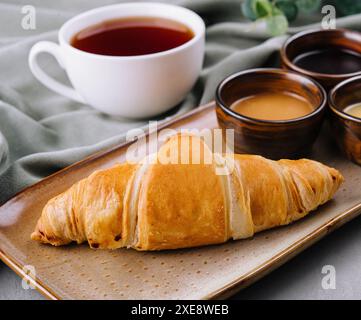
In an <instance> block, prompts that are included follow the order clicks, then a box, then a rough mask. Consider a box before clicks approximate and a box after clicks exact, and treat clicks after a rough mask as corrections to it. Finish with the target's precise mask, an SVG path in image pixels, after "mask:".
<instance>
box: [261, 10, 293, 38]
mask: <svg viewBox="0 0 361 320" xmlns="http://www.w3.org/2000/svg"><path fill="white" fill-rule="evenodd" d="M265 21H266V24H267V27H268V29H269V32H270V34H271V35H273V36H279V35H281V34H285V33H286V32H287V30H288V21H287V18H286V16H285V15H283V14H278V15H271V16H269V17H266V18H265Z"/></svg>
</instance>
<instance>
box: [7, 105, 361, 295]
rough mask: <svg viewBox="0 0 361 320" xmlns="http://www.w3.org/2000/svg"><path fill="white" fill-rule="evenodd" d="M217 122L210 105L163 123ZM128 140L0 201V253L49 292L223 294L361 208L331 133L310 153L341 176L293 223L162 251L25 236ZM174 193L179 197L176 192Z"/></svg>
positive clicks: (359, 173)
mask: <svg viewBox="0 0 361 320" xmlns="http://www.w3.org/2000/svg"><path fill="white" fill-rule="evenodd" d="M166 126H167V127H172V128H200V129H201V128H214V127H217V121H216V116H215V112H214V106H213V105H212V104H211V105H207V106H204V107H200V108H198V109H196V110H195V111H193V112H191V113H190V114H187V115H185V116H182V117H181V118H178V119H177V120H173V121H172V122H169V123H167V124H166ZM128 145H129V144H126V145H123V146H119V147H116V148H114V149H112V150H110V151H106V152H103V153H101V154H98V155H95V156H92V157H90V158H88V159H86V160H84V161H81V162H79V163H77V164H75V165H73V166H70V167H68V168H66V169H64V170H62V171H60V172H58V173H56V174H54V175H52V176H50V177H48V178H46V179H44V180H42V181H40V182H39V183H37V184H35V185H33V186H31V187H29V188H27V189H25V190H24V191H22V192H21V193H19V194H18V195H16V196H15V197H14V198H13V199H11V200H10V201H8V202H7V203H6V204H5V205H3V206H2V207H1V208H0V258H1V259H2V260H3V261H4V262H5V263H6V264H8V265H9V266H10V267H11V268H13V269H14V270H15V271H16V272H17V273H18V274H19V275H21V276H23V275H24V274H25V273H26V268H25V269H24V266H27V265H31V266H34V267H35V271H36V278H35V283H36V286H37V288H38V290H39V291H40V292H41V293H43V294H44V295H46V296H47V297H49V298H52V299H94V298H97V299H149V298H153V299H154V298H155V299H211V298H225V297H228V296H230V295H232V294H234V293H235V292H236V291H238V290H240V289H241V288H244V287H245V286H247V285H249V284H251V283H252V282H254V281H256V280H258V279H260V278H261V277H262V276H264V275H265V274H267V273H269V272H270V271H272V270H273V269H275V268H277V267H279V266H280V265H281V264H283V263H285V262H286V261H287V260H289V259H290V258H292V257H293V256H295V255H296V254H298V253H299V252H301V251H302V250H304V249H305V248H307V247H308V246H310V245H312V244H313V243H315V242H316V241H317V240H319V239H321V238H322V237H323V236H325V235H326V234H327V233H328V232H330V231H331V230H333V229H335V228H337V227H339V226H341V225H342V224H344V223H346V222H347V221H349V220H351V219H352V218H354V217H356V216H357V215H358V214H359V213H360V212H361V211H360V210H361V198H360V191H359V190H361V169H360V167H358V166H356V165H354V164H352V163H351V162H349V161H348V160H346V159H345V158H344V157H343V156H341V155H340V154H339V152H338V151H337V150H336V149H335V147H334V143H333V141H332V139H330V137H329V133H328V132H327V130H326V131H324V132H323V133H322V135H321V137H320V138H319V140H318V141H317V144H316V146H315V148H314V150H315V152H314V154H313V155H312V158H314V159H316V160H319V161H322V162H323V163H325V164H328V165H330V166H333V167H335V168H337V169H339V170H340V171H341V172H342V174H343V175H344V176H345V178H346V182H345V184H344V185H343V186H342V187H341V189H340V190H339V192H338V193H337V195H336V196H335V198H334V200H332V201H330V202H329V203H327V204H326V205H324V206H322V207H321V208H319V209H318V210H317V211H316V212H314V213H312V214H311V215H309V216H308V217H306V218H304V219H303V220H301V221H299V222H297V223H294V224H292V225H290V226H286V227H281V228H276V229H273V230H270V231H267V232H262V233H260V234H257V235H256V236H255V237H254V238H252V239H248V240H241V241H233V242H232V241H231V242H228V243H226V244H223V245H215V246H208V247H202V248H194V249H184V250H175V251H167V252H137V251H134V250H127V249H120V250H115V251H102V250H98V251H95V250H91V249H89V248H88V246H87V245H81V246H75V245H71V246H66V247H59V248H55V247H51V246H47V245H41V244H38V243H36V242H33V241H31V240H30V239H29V236H30V233H31V232H32V230H33V229H34V227H35V224H36V221H37V219H38V218H39V216H40V213H41V210H42V207H43V206H44V204H45V203H46V202H47V201H48V200H49V199H50V198H52V197H54V196H55V195H57V194H59V193H61V192H63V191H64V190H65V189H67V188H68V187H70V186H71V185H72V184H73V183H75V182H76V181H78V180H80V179H81V178H84V177H86V176H88V175H89V174H90V173H91V172H93V171H94V170H96V169H100V168H106V167H110V166H112V165H113V164H114V163H116V162H121V161H123V160H124V155H125V150H126V148H127V146H128ZM175 201H176V200H175Z"/></svg>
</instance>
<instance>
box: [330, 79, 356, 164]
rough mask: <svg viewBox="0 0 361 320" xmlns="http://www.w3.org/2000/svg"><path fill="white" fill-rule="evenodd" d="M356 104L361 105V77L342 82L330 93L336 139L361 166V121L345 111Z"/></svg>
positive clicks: (343, 149)
mask: <svg viewBox="0 0 361 320" xmlns="http://www.w3.org/2000/svg"><path fill="white" fill-rule="evenodd" d="M356 103H361V76H359V77H355V78H351V79H348V80H346V81H344V82H341V83H340V84H338V85H337V86H336V87H335V88H334V89H332V90H331V92H330V93H329V106H330V121H331V128H332V131H333V134H334V137H335V139H336V141H337V143H338V145H339V147H340V148H341V150H342V151H343V152H344V153H345V154H346V156H347V157H348V158H349V159H350V160H352V161H354V162H356V163H357V164H359V165H361V119H360V118H356V117H354V116H351V115H349V114H347V113H345V112H344V111H343V110H344V109H345V108H347V107H348V106H351V105H353V104H356Z"/></svg>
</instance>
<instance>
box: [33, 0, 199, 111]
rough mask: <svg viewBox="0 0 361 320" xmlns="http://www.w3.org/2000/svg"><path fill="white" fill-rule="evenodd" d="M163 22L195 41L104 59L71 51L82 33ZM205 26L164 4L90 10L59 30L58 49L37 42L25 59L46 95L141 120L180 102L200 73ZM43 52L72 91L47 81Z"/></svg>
mask: <svg viewBox="0 0 361 320" xmlns="http://www.w3.org/2000/svg"><path fill="white" fill-rule="evenodd" d="M146 16H151V17H161V18H167V19H171V20H175V21H178V22H181V23H182V24H184V25H186V26H187V27H189V28H190V29H191V30H192V31H193V33H194V37H193V38H192V39H191V40H189V41H188V42H186V43H184V44H183V45H181V46H179V47H176V48H174V49H171V50H167V51H163V52H158V53H153V54H148V55H140V56H105V55H98V54H93V53H88V52H85V51H81V50H79V49H76V48H74V47H72V46H71V45H70V41H71V39H72V37H73V36H74V35H75V34H76V33H77V32H79V31H81V30H83V29H84V28H86V27H89V26H91V25H95V24H97V23H100V22H102V21H105V20H109V19H115V18H123V17H146ZM204 38H205V26H204V22H203V20H202V19H201V18H200V17H199V16H198V15H197V14H196V13H194V12H193V11H191V10H188V9H186V8H182V7H178V6H174V5H168V4H162V3H124V4H116V5H111V6H106V7H101V8H97V9H93V10H90V11H87V12H85V13H82V14H80V15H78V16H76V17H74V18H72V19H70V20H69V21H67V22H66V23H65V24H64V25H63V26H62V27H61V28H60V30H59V43H60V45H58V44H55V43H53V42H48V41H41V42H38V43H36V44H35V45H34V46H33V47H32V48H31V51H30V54H29V65H30V69H31V71H32V72H33V74H34V76H35V77H36V78H37V79H38V80H39V81H40V82H42V83H43V84H44V85H45V86H47V87H48V88H49V89H51V90H53V91H55V92H57V93H60V94H62V95H64V96H66V97H68V98H71V99H73V100H75V101H78V102H82V103H87V104H89V105H91V106H93V107H94V108H96V109H98V110H100V111H103V112H106V113H108V114H112V115H118V116H123V117H128V118H145V117H150V116H154V115H157V114H160V113H162V112H165V111H167V110H169V109H170V108H172V107H174V106H175V105H176V104H178V103H179V102H181V101H182V99H183V98H184V97H185V95H186V94H187V93H188V92H189V90H190V89H191V88H192V86H193V85H194V83H195V81H196V79H197V77H198V75H199V73H200V70H201V68H202V63H203V56H204ZM41 52H48V53H50V54H52V55H53V56H54V57H55V58H56V60H57V61H58V63H59V64H60V66H61V67H62V68H64V69H65V70H66V72H67V75H68V77H69V79H70V81H71V83H72V85H73V86H74V89H73V88H71V87H68V86H66V85H64V84H62V83H60V82H58V81H57V80H55V79H54V78H51V77H50V76H49V75H47V74H46V73H45V72H44V71H43V70H42V69H41V68H40V67H39V64H38V62H37V55H38V54H39V53H41Z"/></svg>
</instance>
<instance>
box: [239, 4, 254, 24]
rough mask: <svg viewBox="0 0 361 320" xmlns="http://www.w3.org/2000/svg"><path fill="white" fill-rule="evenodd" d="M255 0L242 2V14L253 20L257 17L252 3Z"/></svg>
mask: <svg viewBox="0 0 361 320" xmlns="http://www.w3.org/2000/svg"><path fill="white" fill-rule="evenodd" d="M253 2H254V0H244V1H243V2H242V4H241V9H242V14H243V15H244V16H245V17H246V18H247V19H250V20H252V21H254V20H256V19H257V15H256V13H255V12H254V11H253V7H252V3H253Z"/></svg>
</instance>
